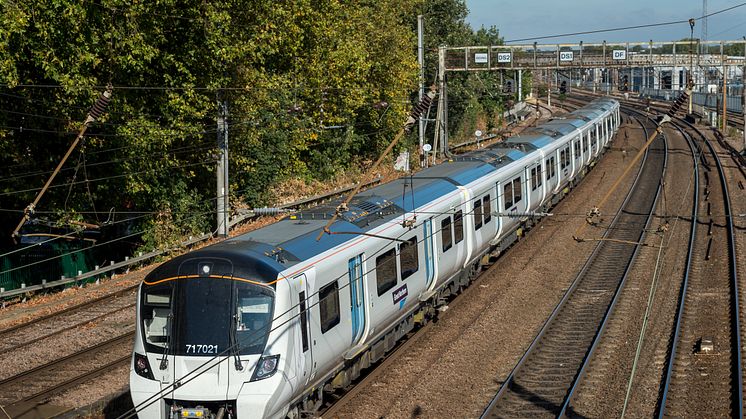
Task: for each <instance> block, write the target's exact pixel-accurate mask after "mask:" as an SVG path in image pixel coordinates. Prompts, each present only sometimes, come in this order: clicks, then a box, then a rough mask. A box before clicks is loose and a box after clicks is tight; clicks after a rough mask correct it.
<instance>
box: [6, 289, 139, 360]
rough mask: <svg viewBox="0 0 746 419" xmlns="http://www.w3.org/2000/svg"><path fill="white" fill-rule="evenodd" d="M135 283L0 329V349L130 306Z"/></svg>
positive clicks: (8, 349)
mask: <svg viewBox="0 0 746 419" xmlns="http://www.w3.org/2000/svg"><path fill="white" fill-rule="evenodd" d="M136 292H137V286H131V287H127V288H125V289H122V290H120V291H117V292H115V293H112V294H107V295H104V296H101V297H98V298H95V299H92V300H89V301H86V302H85V303H83V304H78V305H74V306H71V307H68V308H66V309H63V310H60V311H57V312H54V313H50V314H48V315H46V316H43V317H38V318H35V319H32V320H30V321H28V322H26V323H21V324H18V325H15V326H13V327H9V328H7V329H4V330H2V331H0V352H2V353H8V352H11V351H15V350H19V349H21V348H23V347H25V346H28V345H31V344H33V343H37V342H39V341H41V340H44V339H48V338H50V337H53V336H56V335H59V334H61V333H63V332H66V331H68V330H72V329H75V328H77V327H80V326H82V325H84V324H87V323H90V322H95V321H97V320H100V319H102V318H104V317H106V316H109V315H112V314H114V313H117V312H120V311H123V310H128V309H132V308H133V307H134V306H135V303H134V296H135V293H136Z"/></svg>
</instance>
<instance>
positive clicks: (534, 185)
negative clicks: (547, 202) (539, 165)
mask: <svg viewBox="0 0 746 419" xmlns="http://www.w3.org/2000/svg"><path fill="white" fill-rule="evenodd" d="M538 187H539V185H538V181H537V180H536V168H535V167H532V168H531V190H532V191H535V190H536V188H538Z"/></svg>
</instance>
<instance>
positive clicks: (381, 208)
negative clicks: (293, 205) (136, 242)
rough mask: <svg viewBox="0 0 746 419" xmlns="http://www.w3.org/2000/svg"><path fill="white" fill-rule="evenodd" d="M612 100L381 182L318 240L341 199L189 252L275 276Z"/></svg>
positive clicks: (561, 131) (504, 161)
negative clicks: (246, 262) (249, 262)
mask: <svg viewBox="0 0 746 419" xmlns="http://www.w3.org/2000/svg"><path fill="white" fill-rule="evenodd" d="M612 106H613V101H612V100H606V99H602V100H596V101H594V102H592V103H591V104H589V105H588V106H586V107H585V108H583V109H580V110H577V111H574V112H572V113H570V114H568V115H567V116H566V117H565V118H563V119H555V120H553V121H550V122H548V123H546V124H542V125H541V126H539V127H536V128H533V129H530V130H529V131H528V133H527V134H524V135H520V136H515V137H512V138H509V139H507V140H505V141H502V142H500V143H497V144H495V145H492V146H490V147H487V148H484V149H480V150H475V151H472V152H469V153H466V154H464V155H460V156H457V157H454V158H452V159H450V160H448V161H446V162H443V163H441V164H438V165H436V166H432V167H430V168H427V169H424V170H421V171H419V172H418V173H416V174H414V175H412V176H405V177H402V178H399V179H396V180H393V181H391V182H387V183H385V184H382V185H378V186H376V187H373V188H371V189H368V190H366V191H365V192H362V193H359V194H358V195H356V196H355V197H354V198H353V199H352V200H351V202H350V203H349V205H348V208H347V211H345V212H344V213H343V214H341V216H340V217H338V218H337V220H336V221H335V222H334V224H333V226H332V228H331V230H332V231H333V232H334V233H335V234H322V235H321V237H320V239H319V240H318V241H317V240H316V238H317V237H318V236H319V233H321V232H322V229H323V228H324V226H325V225H326V223H327V222H328V220H329V219H330V218H331V217H332V216H333V214H334V213H335V211H336V208H337V206H338V205H339V204H340V203H341V202H342V200H341V199H340V200H337V201H334V202H331V203H329V204H326V205H321V206H318V207H315V208H312V209H309V210H302V211H299V212H297V213H293V214H292V215H289V216H287V217H285V218H283V219H282V220H280V221H278V222H276V223H272V224H270V225H268V226H266V227H262V228H260V229H257V230H254V231H250V232H248V233H244V234H242V235H240V236H237V237H234V238H231V239H228V240H225V241H223V242H221V243H219V244H216V245H213V246H209V247H207V248H204V249H201V250H196V251H194V252H191V253H189V254H187V255H184V256H182V257H185V256H189V255H191V257H208V256H210V255H220V254H226V255H231V256H232V257H237V258H238V260H243V258H246V257H249V258H260V259H264V260H265V262H264V264H263V265H262V266H261V267H262V269H263V270H264V271H265V272H267V273H271V272H275V275H274V277H276V274H277V273H279V272H281V271H282V270H284V269H287V268H289V267H290V266H293V265H294V264H296V263H298V262H300V261H301V260H306V259H309V258H311V257H313V256H315V255H317V254H319V253H322V252H324V251H326V250H329V249H331V248H333V247H336V246H338V245H340V244H342V243H344V242H346V241H348V240H350V238H351V237H354V236H356V235H360V234H361V233H365V232H367V231H369V230H371V229H373V228H376V227H378V226H380V225H382V224H383V223H386V222H389V221H391V220H394V219H396V218H397V217H403V215H404V214H405V213H407V212H411V211H412V210H414V209H415V208H418V207H421V206H423V205H424V204H426V203H428V202H432V201H434V200H436V199H437V198H438V197H442V196H444V195H447V194H449V193H451V192H454V191H456V190H457V189H458V186H463V185H467V184H469V183H471V182H472V181H474V180H476V179H479V178H481V177H483V176H485V175H487V174H489V173H491V172H494V171H496V170H498V169H499V168H501V167H503V166H506V165H508V164H510V163H511V162H514V161H517V160H519V159H521V158H523V157H524V156H526V155H527V154H529V153H531V152H533V151H535V150H537V149H540V148H543V147H545V146H547V145H550V144H551V143H552V142H554V141H556V140H557V139H559V138H562V137H563V136H564V135H566V134H570V133H572V132H575V131H576V130H577V129H578V128H579V127H582V126H583V125H584V124H586V123H587V121H590V120H591V119H592V118H595V117H597V116H600V115H601V114H602V113H603V112H604V111H606V110H608V109H611V107H612Z"/></svg>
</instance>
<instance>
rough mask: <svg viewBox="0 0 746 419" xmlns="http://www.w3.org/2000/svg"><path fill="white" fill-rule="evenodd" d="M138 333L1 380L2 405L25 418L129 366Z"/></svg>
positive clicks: (13, 415) (120, 337) (117, 337)
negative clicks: (84, 384) (61, 396)
mask: <svg viewBox="0 0 746 419" xmlns="http://www.w3.org/2000/svg"><path fill="white" fill-rule="evenodd" d="M133 338H134V331H130V332H127V333H125V334H123V335H120V336H116V337H114V338H112V339H109V340H107V341H105V342H102V343H100V344H98V345H95V346H93V347H90V348H86V349H83V350H81V351H78V352H76V353H74V354H71V355H68V356H66V357H63V358H60V359H57V360H55V361H53V362H50V363H48V364H45V365H42V366H39V367H37V368H34V369H31V370H28V371H25V372H22V373H20V374H17V375H15V376H13V377H10V378H7V379H5V380H2V381H0V405H3V406H4V409H5V410H6V411H7V412H8V414H9V415H10V416H11V417H16V416H21V415H23V414H24V413H27V412H29V411H31V410H32V409H34V408H35V406H36V405H37V404H38V403H40V402H43V401H45V400H47V399H49V398H50V397H53V396H55V395H58V394H61V393H62V392H64V391H65V390H68V389H70V388H72V387H74V386H76V385H78V384H80V383H82V382H85V381H88V380H90V379H92V378H95V377H98V376H100V375H103V374H106V373H108V372H110V371H112V370H113V369H115V368H119V367H122V366H126V365H127V364H128V363H129V362H130V359H131V356H132V339H133Z"/></svg>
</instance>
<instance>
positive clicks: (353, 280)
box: [347, 253, 365, 345]
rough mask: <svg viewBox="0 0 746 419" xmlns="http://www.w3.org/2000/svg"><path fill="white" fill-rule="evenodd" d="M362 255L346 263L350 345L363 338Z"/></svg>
mask: <svg viewBox="0 0 746 419" xmlns="http://www.w3.org/2000/svg"><path fill="white" fill-rule="evenodd" d="M363 259H364V254H363V253H361V254H359V255H357V256H355V257H354V258H352V259H350V260H349V261H348V262H347V269H348V274H349V278H350V312H351V314H350V316H351V320H352V344H353V345H355V344H357V343H359V342H360V341H361V340H362V338H363V337H364V336H365V289H364V286H365V281H364V279H363V277H364V274H363V272H364V270H363Z"/></svg>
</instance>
